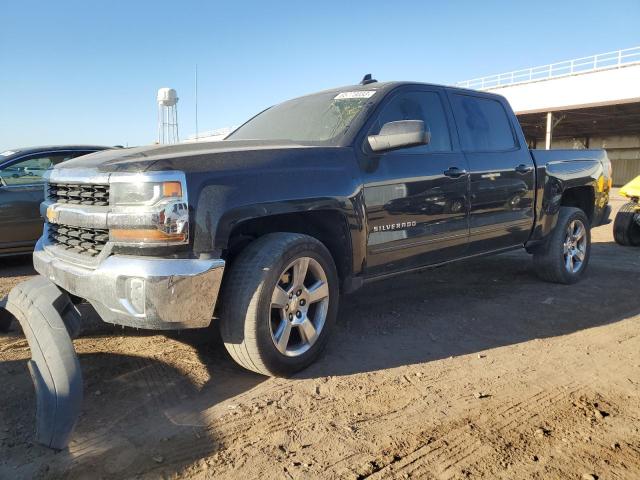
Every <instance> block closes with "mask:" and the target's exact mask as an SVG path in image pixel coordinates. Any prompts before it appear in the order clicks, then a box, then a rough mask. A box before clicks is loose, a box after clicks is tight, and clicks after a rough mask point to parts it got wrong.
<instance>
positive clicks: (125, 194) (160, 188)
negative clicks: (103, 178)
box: [109, 181, 182, 206]
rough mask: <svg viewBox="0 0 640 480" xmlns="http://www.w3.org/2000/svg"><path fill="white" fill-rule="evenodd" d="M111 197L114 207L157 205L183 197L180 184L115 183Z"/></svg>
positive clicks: (171, 182) (172, 182)
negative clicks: (163, 201)
mask: <svg viewBox="0 0 640 480" xmlns="http://www.w3.org/2000/svg"><path fill="white" fill-rule="evenodd" d="M109 196H110V198H111V204H112V205H114V206H125V205H130V206H141V205H155V204H157V203H158V202H160V201H162V200H171V199H175V198H181V197H182V184H181V183H180V182H175V181H170V182H138V183H113V184H112V185H111V189H110V193H109Z"/></svg>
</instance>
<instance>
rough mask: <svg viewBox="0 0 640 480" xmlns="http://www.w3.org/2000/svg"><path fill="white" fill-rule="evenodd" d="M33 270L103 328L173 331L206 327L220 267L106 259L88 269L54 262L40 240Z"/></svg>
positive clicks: (130, 258) (218, 261) (203, 263)
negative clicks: (76, 300)
mask: <svg viewBox="0 0 640 480" xmlns="http://www.w3.org/2000/svg"><path fill="white" fill-rule="evenodd" d="M33 264H34V267H35V269H36V270H37V271H38V273H40V274H41V275H42V276H44V277H46V278H48V279H49V280H51V281H52V282H53V283H55V284H56V285H58V286H59V287H60V288H62V289H64V290H66V291H68V292H70V293H72V294H73V295H76V296H78V297H81V298H84V299H86V300H87V301H88V302H89V303H91V305H92V306H93V307H94V308H95V310H96V311H97V312H98V314H99V315H100V316H101V317H102V319H103V320H104V321H105V322H107V323H113V324H117V325H125V326H130V327H137V328H144V329H157V330H175V329H184V328H200V327H206V326H208V325H209V324H210V323H211V319H212V317H213V310H214V308H215V305H216V300H217V297H218V293H219V291H220V284H221V281H222V274H223V272H224V264H225V262H224V260H221V259H210V260H197V259H163V258H155V257H135V256H128V255H111V256H109V257H107V258H106V259H104V260H103V261H102V262H101V263H100V264H98V265H97V267H96V268H93V269H90V268H86V267H83V266H80V265H75V264H72V263H69V262H66V261H62V260H60V259H59V258H57V257H54V256H53V255H51V254H50V253H49V252H48V251H47V250H46V248H45V247H44V246H43V244H42V240H40V241H39V242H38V244H37V245H36V248H35V251H34V253H33Z"/></svg>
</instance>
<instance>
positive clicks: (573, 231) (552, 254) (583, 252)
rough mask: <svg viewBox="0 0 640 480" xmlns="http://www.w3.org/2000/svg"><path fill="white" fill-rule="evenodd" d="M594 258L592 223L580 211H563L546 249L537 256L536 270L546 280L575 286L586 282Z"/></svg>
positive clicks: (535, 254) (572, 209)
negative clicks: (583, 277)
mask: <svg viewBox="0 0 640 480" xmlns="http://www.w3.org/2000/svg"><path fill="white" fill-rule="evenodd" d="M590 256H591V231H590V230H589V219H588V218H587V216H586V215H585V213H584V212H583V211H582V210H580V209H579V208H573V207H561V208H560V212H559V213H558V222H557V224H556V227H555V228H554V229H553V232H552V233H551V234H550V235H549V239H548V240H547V244H546V245H545V248H543V249H542V250H540V251H538V252H536V253H534V255H533V266H534V269H535V271H536V274H537V275H538V276H539V277H540V278H542V279H543V280H546V281H548V282H554V283H564V284H571V283H576V282H577V281H579V280H580V279H581V278H582V276H583V275H584V272H585V271H586V269H587V266H588V265H589V258H590Z"/></svg>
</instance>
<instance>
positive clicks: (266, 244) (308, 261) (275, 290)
mask: <svg viewBox="0 0 640 480" xmlns="http://www.w3.org/2000/svg"><path fill="white" fill-rule="evenodd" d="M338 294H339V291H338V274H337V272H336V267H335V264H334V262H333V258H332V257H331V254H330V253H329V251H328V250H327V249H326V247H325V246H324V245H323V244H322V243H320V242H319V241H318V240H316V239H315V238H313V237H310V236H308V235H302V234H297V233H271V234H267V235H265V236H263V237H260V238H259V239H258V240H256V241H254V242H252V243H251V244H249V245H248V246H247V247H246V248H245V249H244V250H243V251H242V252H241V253H240V254H239V255H238V257H237V258H236V259H235V260H234V261H233V263H232V264H231V266H230V269H229V272H228V276H226V278H225V282H224V285H223V292H222V306H221V312H220V332H221V336H222V340H223V342H224V345H225V347H226V349H227V351H228V352H229V354H230V355H231V357H232V358H233V359H234V360H235V361H236V362H237V363H238V364H239V365H241V366H242V367H244V368H246V369H248V370H252V371H254V372H257V373H260V374H262V375H270V376H289V375H291V374H293V373H295V372H298V371H300V370H302V369H304V368H305V367H307V366H308V365H309V364H311V363H312V362H313V361H314V360H315V359H316V358H317V357H318V355H320V353H321V352H322V350H323V348H324V346H325V344H326V342H327V339H328V337H329V334H330V332H331V330H332V327H333V325H334V324H335V320H336V317H337V313H338Z"/></svg>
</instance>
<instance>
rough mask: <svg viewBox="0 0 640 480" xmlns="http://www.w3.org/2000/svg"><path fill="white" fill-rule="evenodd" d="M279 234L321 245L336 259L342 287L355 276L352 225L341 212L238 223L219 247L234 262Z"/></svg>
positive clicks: (285, 214) (272, 216)
mask: <svg viewBox="0 0 640 480" xmlns="http://www.w3.org/2000/svg"><path fill="white" fill-rule="evenodd" d="M275 232H290V233H301V234H304V235H309V236H310V237H313V238H315V239H317V240H318V241H320V242H321V243H322V244H323V245H324V246H325V247H326V248H327V250H329V253H331V256H332V257H333V260H334V262H335V265H336V269H337V271H338V277H339V278H340V284H341V287H342V284H343V282H344V281H345V280H346V279H348V278H350V276H351V275H352V273H353V268H352V259H353V252H352V245H351V235H350V228H349V221H348V218H347V216H346V215H345V214H344V212H342V211H340V210H337V209H326V210H312V211H294V212H283V213H273V214H270V215H263V216H255V217H251V218H244V219H242V220H241V221H237V222H235V223H234V224H233V225H232V226H231V227H230V229H229V231H228V233H227V234H226V235H225V237H224V238H220V237H218V238H217V242H216V243H217V244H218V245H219V246H220V247H221V256H222V258H224V259H225V260H226V261H227V262H233V259H234V258H235V257H236V256H237V255H238V254H239V253H240V252H241V251H242V250H243V249H244V248H245V247H246V246H247V245H249V243H251V242H252V241H254V240H256V239H258V238H260V237H261V236H263V235H266V234H268V233H275Z"/></svg>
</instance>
